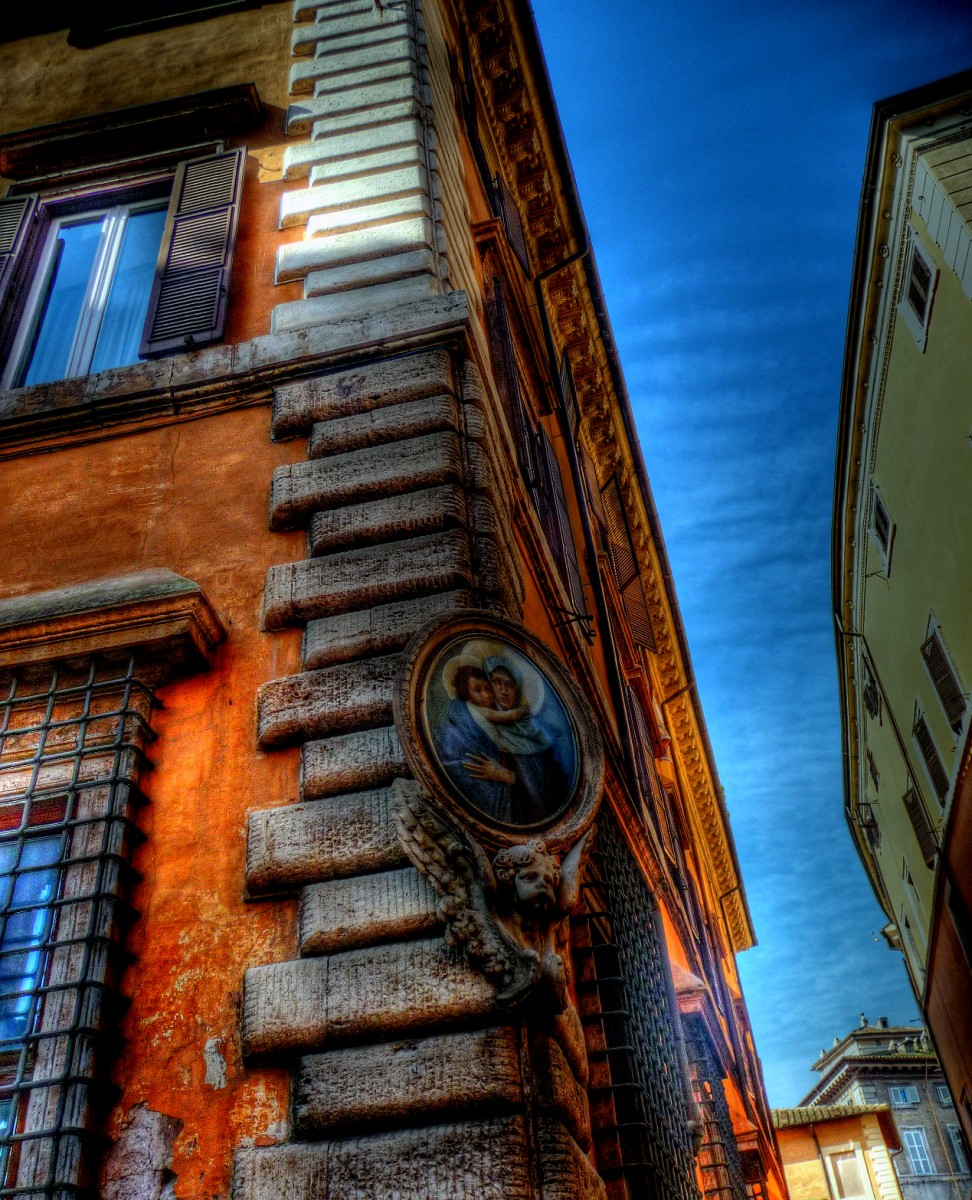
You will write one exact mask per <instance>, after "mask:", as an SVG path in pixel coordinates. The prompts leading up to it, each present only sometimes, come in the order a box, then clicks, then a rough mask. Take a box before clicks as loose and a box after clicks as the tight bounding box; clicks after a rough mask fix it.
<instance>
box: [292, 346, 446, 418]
mask: <svg viewBox="0 0 972 1200" xmlns="http://www.w3.org/2000/svg"><path fill="white" fill-rule="evenodd" d="M454 390H455V385H454V382H453V377H452V362H451V360H450V357H449V354H448V352H447V351H446V350H432V351H427V352H423V353H420V354H406V355H402V356H401V357H399V358H383V359H379V360H377V361H374V360H373V361H371V362H366V363H362V364H361V365H360V366H355V367H351V368H349V369H347V370H344V371H335V372H334V373H333V374H330V375H321V376H318V377H317V378H316V379H308V380H303V381H301V382H300V383H292V384H288V385H287V386H286V387H279V388H276V389H275V390H274V393H273V431H274V434H275V435H276V436H277V437H278V438H282V437H295V436H296V435H297V434H299V433H306V432H307V430H309V429H310V428H311V426H312V425H314V424H315V423H316V422H318V421H330V420H333V419H334V418H335V417H345V416H351V415H353V414H355V413H365V412H371V411H372V410H373V409H376V408H390V407H393V406H395V405H400V404H407V403H408V402H409V401H412V400H421V399H424V398H425V397H427V396H435V395H440V394H444V393H450V392H454Z"/></svg>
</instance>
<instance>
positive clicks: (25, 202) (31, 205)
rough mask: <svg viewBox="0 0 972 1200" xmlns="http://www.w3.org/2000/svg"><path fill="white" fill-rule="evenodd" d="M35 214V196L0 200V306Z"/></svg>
mask: <svg viewBox="0 0 972 1200" xmlns="http://www.w3.org/2000/svg"><path fill="white" fill-rule="evenodd" d="M36 212H37V197H36V196H13V197H8V198H7V199H6V200H0V304H2V303H3V299H4V296H5V295H6V293H7V289H8V288H9V286H10V280H11V278H12V276H13V273H14V267H15V265H16V262H17V257H18V255H19V254H20V252H21V250H22V249H23V246H24V241H25V240H26V237H27V231H28V230H29V229H30V226H31V221H32V220H33V217H34V214H35V213H36Z"/></svg>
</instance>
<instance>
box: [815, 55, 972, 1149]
mask: <svg viewBox="0 0 972 1200" xmlns="http://www.w3.org/2000/svg"><path fill="white" fill-rule="evenodd" d="M970 112H972V72H966V73H964V74H962V75H957V76H953V77H951V78H950V79H946V80H942V81H940V82H938V83H935V84H931V85H929V86H927V87H923V88H920V89H916V90H915V91H912V92H909V93H906V94H904V95H901V96H896V97H893V98H892V99H890V100H887V101H884V102H882V103H881V104H879V105H877V106H876V108H875V111H874V118H873V122H872V127H871V134H870V141H869V146H868V153H867V161H866V166H865V176H864V190H863V195H862V202H861V216H860V225H859V229H858V237H857V246H856V250H855V258H854V273H853V281H852V289H851V299H850V315H849V320H848V338H847V349H846V358H845V365H844V376H843V384H842V387H843V393H842V397H841V414H840V423H839V433H838V450H837V468H836V486H835V505H834V534H833V538H834V543H833V605H834V618H835V624H836V639H837V653H838V665H839V677H840V695H841V705H842V724H843V739H844V754H845V760H844V761H845V811H846V815H847V818H848V821H849V823H850V827H851V831H852V834H853V837H854V840H855V843H856V845H857V848H858V851H859V853H860V856H861V859H862V861H863V863H864V865H865V867H866V869H867V872H868V875H869V876H870V879H871V883H872V885H873V887H874V890H875V893H876V895H877V897H878V900H879V902H880V904H881V905H882V907H883V908H884V910H885V912H886V914H887V918H888V923H887V925H886V927H885V934H886V936H887V937H888V940H889V941H890V942H891V944H892V945H893V946H894V947H895V948H899V949H900V950H901V951H902V952H903V954H904V959H905V963H906V965H907V969H908V973H909V976H910V979H911V982H912V985H913V987H914V991H915V994H916V996H917V997H918V999H919V1001H920V1003H921V1005H922V1008H923V1012H924V1015H925V1019H926V1022H927V1024H928V1028H929V1031H930V1033H931V1035H932V1038H933V1040H934V1042H935V1045H936V1049H937V1051H938V1055H939V1058H940V1059H941V1062H942V1065H943V1068H944V1070H945V1073H946V1076H947V1078H948V1080H949V1083H950V1085H951V1089H952V1092H953V1094H954V1096H955V1099H956V1104H957V1107H958V1110H959V1112H960V1114H961V1116H962V1120H963V1123H964V1125H965V1130H966V1134H967V1135H968V1134H970V1133H972V1124H970V1114H972V1106H970V1091H969V1087H970V1083H969V1081H970V1078H972V1074H970V1066H972V1053H970V1046H969V1043H970V1039H969V1030H968V1019H967V1013H968V1012H969V1011H970V1010H969V1003H970V997H972V974H970V966H969V954H970V949H972V937H970V930H972V922H970V915H969V914H970V912H972V887H970V882H969V880H968V872H967V871H965V870H964V869H962V866H961V864H962V863H963V862H967V861H968V853H969V848H970V846H972V836H970V835H972V830H970V829H968V828H967V826H968V825H969V815H968V811H967V810H968V802H967V798H966V791H967V786H966V783H965V777H966V774H967V765H966V764H967V761H968V734H969V727H970V712H972V703H970V700H969V696H968V688H969V685H970V683H972V609H970V605H969V593H970V590H972V532H970V526H969V520H968V514H969V513H970V511H972V440H970V435H972V387H970V379H972V224H970V222H972V121H970ZM957 1014H961V1016H960V1017H959V1016H957Z"/></svg>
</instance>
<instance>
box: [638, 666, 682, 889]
mask: <svg viewBox="0 0 972 1200" xmlns="http://www.w3.org/2000/svg"><path fill="white" fill-rule="evenodd" d="M625 693H626V694H625V700H626V709H627V713H628V726H629V728H630V730H631V737H632V740H633V741H634V747H633V749H634V759H635V766H636V767H637V770H638V782H639V783H640V785H641V798H642V802H643V804H644V806H645V811H646V815H647V816H648V818H649V819H650V820H651V822H652V824H653V825H654V826H655V829H656V831H657V833H658V836H659V838H660V839H661V844H662V847H663V849H664V851H665V853H666V854H667V855H668V858H669V860H670V861H671V863H672V865H673V866H674V867H679V866H680V863H679V857H678V851H677V850H676V848H675V836H674V830H673V828H672V818H671V813H670V812H669V808H668V796H667V794H666V792H665V789H664V788H663V787H662V785H661V783H660V782H659V779H658V776H657V774H656V773H655V750H654V746H653V745H652V741H651V732H650V729H649V725H648V718H647V717H646V716H645V710H644V709H643V708H642V707H641V701H640V700H639V699H638V697H637V695H636V694H635V692H634V691H633V690H632V689H631V688H630V687H629V688H626V689H625Z"/></svg>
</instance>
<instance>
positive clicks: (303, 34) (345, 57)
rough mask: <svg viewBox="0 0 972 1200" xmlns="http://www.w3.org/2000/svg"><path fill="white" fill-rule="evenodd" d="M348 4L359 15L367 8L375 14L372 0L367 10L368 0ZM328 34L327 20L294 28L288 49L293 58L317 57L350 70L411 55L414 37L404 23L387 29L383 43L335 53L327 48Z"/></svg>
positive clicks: (365, 44) (329, 63) (356, 0)
mask: <svg viewBox="0 0 972 1200" xmlns="http://www.w3.org/2000/svg"><path fill="white" fill-rule="evenodd" d="M351 2H352V3H357V4H360V5H361V6H362V7H361V8H359V9H358V10H357V11H359V12H366V11H368V9H369V7H370V10H371V11H374V0H371V4H370V6H367V7H366V5H367V0H351ZM328 32H329V30H328V22H327V21H322V22H321V23H320V24H313V25H305V26H304V27H303V28H302V29H295V30H294V32H293V33H292V34H291V50H292V53H293V55H294V57H295V58H306V57H308V56H310V55H315V54H316V55H317V56H318V57H326V58H327V60H328V66H329V69H331V70H333V71H349V70H353V69H354V68H355V67H360V66H363V65H364V64H366V63H371V62H385V61H387V60H388V59H390V58H397V57H404V56H405V55H407V54H409V53H412V54H414V48H415V38H414V37H413V36H412V31H411V28H410V26H409V25H408V24H407V23H404V24H401V25H393V26H388V27H387V29H386V32H387V33H388V35H389V38H388V41H386V42H376V43H370V42H365V43H363V44H359V45H357V46H353V47H351V48H350V49H347V50H335V49H334V48H333V47H328V45H327V35H328ZM319 50H321V51H323V55H321V54H318V51H319Z"/></svg>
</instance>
